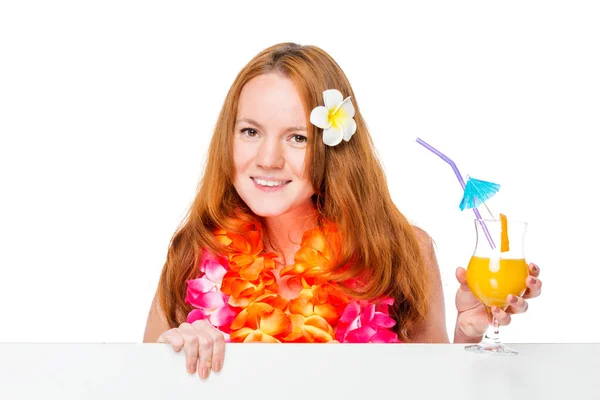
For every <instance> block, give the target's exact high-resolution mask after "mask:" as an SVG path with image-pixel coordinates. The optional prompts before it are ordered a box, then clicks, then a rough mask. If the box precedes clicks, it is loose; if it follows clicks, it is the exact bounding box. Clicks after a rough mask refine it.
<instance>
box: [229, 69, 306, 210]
mask: <svg viewBox="0 0 600 400" xmlns="http://www.w3.org/2000/svg"><path fill="white" fill-rule="evenodd" d="M306 121H307V117H306V114H305V112H304V106H303V104H302V100H301V98H300V94H299V93H298V91H297V90H296V87H295V85H294V83H293V82H292V81H291V80H289V79H288V78H286V77H285V76H283V75H281V74H279V73H268V74H263V75H259V76H257V77H255V78H253V79H251V80H250V81H248V82H247V83H246V84H245V85H244V87H243V88H242V92H241V94H240V99H239V104H238V109H237V116H236V123H235V132H234V135H235V137H234V140H233V161H234V165H235V177H234V183H233V184H234V186H235V189H236V190H237V192H238V194H239V195H240V197H241V198H242V200H244V202H245V203H246V204H247V205H248V207H250V209H251V210H252V211H253V212H254V213H255V214H257V215H259V216H262V217H275V216H280V215H284V214H288V213H291V212H299V211H301V210H302V209H305V208H306V207H309V206H311V200H310V199H311V196H312V194H313V193H314V189H313V187H312V184H311V182H310V180H309V179H308V177H307V172H308V171H307V170H306V169H305V168H304V167H305V165H304V155H305V153H306V146H307V126H306Z"/></svg>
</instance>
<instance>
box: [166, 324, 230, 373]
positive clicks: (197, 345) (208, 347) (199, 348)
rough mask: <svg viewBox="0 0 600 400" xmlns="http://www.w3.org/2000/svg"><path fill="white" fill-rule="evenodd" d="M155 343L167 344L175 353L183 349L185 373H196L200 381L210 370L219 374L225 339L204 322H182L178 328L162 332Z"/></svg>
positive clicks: (220, 333) (219, 332) (223, 355)
mask: <svg viewBox="0 0 600 400" xmlns="http://www.w3.org/2000/svg"><path fill="white" fill-rule="evenodd" d="M157 342H158V343H169V344H170V345H172V346H173V350H175V351H176V352H179V351H181V349H183V351H184V353H185V360H186V361H185V363H186V366H187V371H188V372H189V373H190V374H194V373H196V371H198V376H200V378H202V379H206V378H208V375H209V374H210V370H211V369H212V370H213V371H214V372H219V371H220V370H221V368H223V358H224V357H225V337H224V336H223V333H222V332H221V331H219V330H217V329H216V328H214V327H213V326H212V325H210V324H209V323H208V322H206V321H195V322H193V323H191V324H189V323H187V322H184V323H182V324H181V325H179V328H172V329H169V330H168V331H166V332H163V334H162V335H160V337H159V338H158V340H157Z"/></svg>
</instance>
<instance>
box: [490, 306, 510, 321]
mask: <svg viewBox="0 0 600 400" xmlns="http://www.w3.org/2000/svg"><path fill="white" fill-rule="evenodd" d="M492 316H493V318H494V319H495V320H496V321H498V325H500V326H506V325H508V324H510V321H511V318H510V315H509V314H507V313H506V312H504V311H502V310H501V309H500V308H499V307H496V306H493V307H492Z"/></svg>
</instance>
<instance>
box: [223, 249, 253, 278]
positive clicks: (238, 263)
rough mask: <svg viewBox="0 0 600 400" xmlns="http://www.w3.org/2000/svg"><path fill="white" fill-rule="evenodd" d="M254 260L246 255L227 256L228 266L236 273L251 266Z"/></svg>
mask: <svg viewBox="0 0 600 400" xmlns="http://www.w3.org/2000/svg"><path fill="white" fill-rule="evenodd" d="M254 259H255V257H254V256H252V255H248V254H232V255H230V256H229V266H230V267H231V269H232V270H234V271H238V270H240V269H241V268H243V267H245V266H247V265H250V264H252V263H253V262H254ZM254 279H256V278H254Z"/></svg>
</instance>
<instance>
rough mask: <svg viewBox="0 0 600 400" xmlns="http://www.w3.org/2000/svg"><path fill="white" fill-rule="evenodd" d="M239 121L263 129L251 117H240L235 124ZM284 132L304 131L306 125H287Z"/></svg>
mask: <svg viewBox="0 0 600 400" xmlns="http://www.w3.org/2000/svg"><path fill="white" fill-rule="evenodd" d="M241 122H246V123H248V124H252V125H254V126H256V127H257V128H258V129H261V130H264V127H263V126H262V125H261V124H259V123H258V122H256V121H255V120H253V119H252V118H240V119H238V120H237V121H235V124H236V125H237V124H239V123H241ZM285 131H286V132H292V131H305V132H306V127H304V126H292V127H289V128H287V129H286V130H285Z"/></svg>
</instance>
